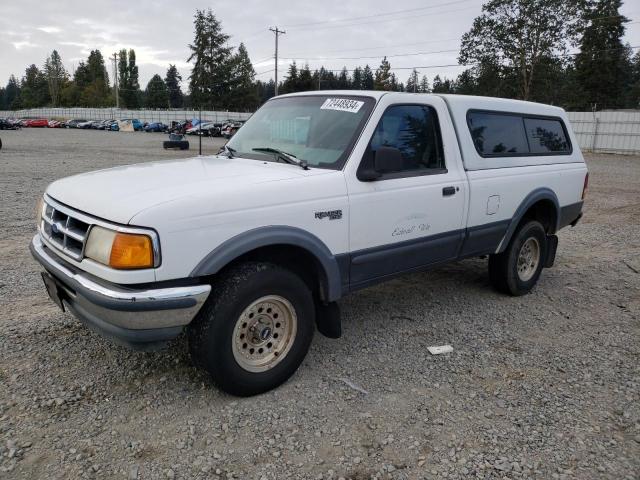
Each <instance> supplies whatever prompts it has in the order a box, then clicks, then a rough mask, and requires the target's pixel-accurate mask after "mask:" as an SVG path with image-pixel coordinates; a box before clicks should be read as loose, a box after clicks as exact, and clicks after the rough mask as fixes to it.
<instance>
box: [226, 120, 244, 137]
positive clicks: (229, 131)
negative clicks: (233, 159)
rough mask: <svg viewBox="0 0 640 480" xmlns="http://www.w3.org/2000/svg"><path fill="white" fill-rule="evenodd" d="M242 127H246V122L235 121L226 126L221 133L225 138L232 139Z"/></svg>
mask: <svg viewBox="0 0 640 480" xmlns="http://www.w3.org/2000/svg"><path fill="white" fill-rule="evenodd" d="M242 125H244V120H235V121H233V122H231V123H227V124H226V125H224V126H223V127H222V131H221V132H220V133H221V135H222V136H223V137H224V138H231V137H233V136H234V135H235V134H236V132H237V131H238V130H240V127H242Z"/></svg>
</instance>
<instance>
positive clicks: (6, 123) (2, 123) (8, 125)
mask: <svg viewBox="0 0 640 480" xmlns="http://www.w3.org/2000/svg"><path fill="white" fill-rule="evenodd" d="M18 128H20V125H19V124H18V121H17V120H15V119H11V118H0V130H17V129H18Z"/></svg>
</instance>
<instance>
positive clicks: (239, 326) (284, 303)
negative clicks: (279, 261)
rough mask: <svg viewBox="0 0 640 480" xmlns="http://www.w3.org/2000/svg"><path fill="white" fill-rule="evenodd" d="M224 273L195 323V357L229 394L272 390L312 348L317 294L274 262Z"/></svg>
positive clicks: (191, 341)
mask: <svg viewBox="0 0 640 480" xmlns="http://www.w3.org/2000/svg"><path fill="white" fill-rule="evenodd" d="M221 275H222V278H220V279H219V280H217V281H215V282H214V284H213V286H212V293H211V296H210V297H209V299H208V300H207V302H206V304H205V305H204V307H203V308H202V310H201V311H200V312H199V313H198V315H197V316H196V318H195V319H194V321H193V322H192V324H191V325H190V326H189V329H188V338H189V349H190V351H191V356H192V358H193V360H194V362H195V363H196V364H198V365H200V366H202V367H203V368H204V369H206V370H207V371H208V372H209V374H210V375H211V377H212V379H213V381H214V382H215V383H216V384H217V385H218V386H219V387H220V388H221V389H222V390H224V391H226V392H228V393H231V394H233V395H239V396H250V395H256V394H258V393H262V392H265V391H267V390H271V389H272V388H275V387H277V386H278V385H280V384H282V383H284V382H285V381H286V380H287V379H288V378H289V377H290V376H291V375H293V373H294V372H295V371H296V370H297V369H298V367H299V366H300V364H301V363H302V360H303V359H304V357H305V356H306V354H307V351H308V350H309V346H310V344H311V339H312V338H313V332H314V325H315V317H314V316H315V308H314V303H313V295H312V293H311V291H310V290H309V288H308V286H307V285H306V284H305V282H304V281H303V280H302V279H301V278H300V277H298V276H297V275H295V274H294V273H293V272H290V271H289V270H286V269H284V268H282V267H279V266H277V265H274V264H270V263H262V262H247V263H243V264H240V265H238V266H236V267H233V268H231V269H230V270H228V271H226V272H225V273H222V274H221Z"/></svg>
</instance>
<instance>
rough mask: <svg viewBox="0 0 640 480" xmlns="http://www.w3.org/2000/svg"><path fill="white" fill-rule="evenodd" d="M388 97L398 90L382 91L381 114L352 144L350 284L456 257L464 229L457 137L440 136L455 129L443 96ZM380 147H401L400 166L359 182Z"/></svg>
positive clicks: (463, 182)
mask: <svg viewBox="0 0 640 480" xmlns="http://www.w3.org/2000/svg"><path fill="white" fill-rule="evenodd" d="M388 97H391V98H396V99H397V98H398V97H399V96H394V95H393V94H390V95H385V96H384V97H382V99H381V100H380V104H379V105H378V108H377V109H376V110H377V111H379V112H381V113H379V114H378V118H376V119H373V118H372V121H371V122H370V124H369V125H368V127H367V129H365V131H364V132H363V136H364V138H366V139H368V142H367V143H366V145H362V146H361V148H360V149H358V150H360V158H359V162H358V161H357V160H356V158H357V157H354V158H352V161H350V162H349V164H350V165H349V166H348V167H349V169H350V170H351V171H348V172H346V173H347V175H346V178H347V188H348V194H349V204H350V226H349V233H350V252H351V253H350V284H351V286H352V287H354V288H358V287H359V286H366V285H367V284H371V283H375V282H377V281H380V280H384V279H385V277H389V276H392V275H395V274H398V273H401V272H406V271H411V270H417V269H420V268H424V267H427V266H429V265H434V264H437V263H440V262H445V261H448V260H452V259H455V258H456V257H457V256H458V251H459V248H460V246H461V243H462V239H463V235H464V230H463V224H462V223H463V216H464V213H465V205H466V196H467V191H466V188H467V184H466V177H465V175H464V171H463V170H462V168H461V167H460V166H459V165H460V164H461V162H460V159H459V151H458V148H457V144H454V142H455V136H454V135H453V134H452V133H450V134H449V135H448V136H447V137H446V138H443V135H442V131H443V126H444V128H446V130H445V131H448V132H453V127H452V125H451V123H450V119H449V114H448V111H447V109H446V105H445V104H444V101H443V100H442V99H440V98H438V97H428V96H425V97H423V98H420V97H418V96H415V97H413V98H411V102H409V103H394V102H393V101H392V100H391V99H389V100H387V101H386V102H385V100H386V99H387V98H388ZM405 98H407V97H403V100H404V99H405ZM385 103H386V105H385ZM443 120H444V121H445V123H444V125H443V123H442V122H443ZM365 135H366V136H365ZM382 146H384V147H390V148H393V149H397V150H399V151H400V153H401V155H402V165H401V166H400V167H399V168H398V169H397V170H396V171H386V172H383V173H381V174H380V176H379V177H378V178H377V179H375V180H373V181H366V180H361V179H360V178H359V177H361V178H363V177H366V176H364V175H361V173H362V171H363V170H366V169H371V168H374V169H375V155H376V151H377V150H378V149H379V148H380V147H382ZM356 153H357V151H354V154H356ZM353 160H356V162H355V165H354V164H353V163H354V162H353Z"/></svg>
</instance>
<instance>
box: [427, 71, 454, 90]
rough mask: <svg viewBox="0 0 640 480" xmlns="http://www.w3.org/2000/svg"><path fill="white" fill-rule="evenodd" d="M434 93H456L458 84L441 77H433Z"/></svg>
mask: <svg viewBox="0 0 640 480" xmlns="http://www.w3.org/2000/svg"><path fill="white" fill-rule="evenodd" d="M432 91H433V93H455V91H456V84H455V82H454V81H453V80H449V79H448V78H446V77H445V78H444V80H443V79H442V78H440V75H436V76H435V77H433V90H432Z"/></svg>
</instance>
